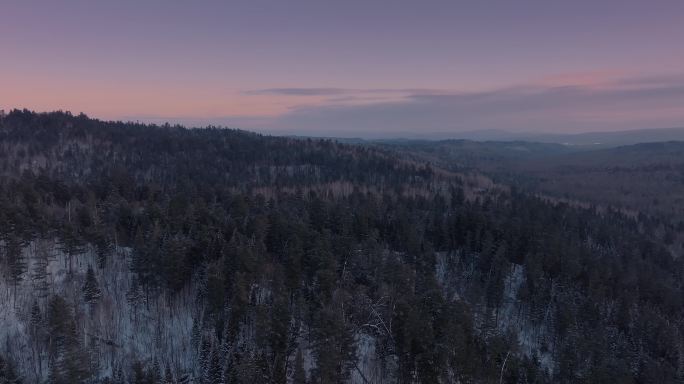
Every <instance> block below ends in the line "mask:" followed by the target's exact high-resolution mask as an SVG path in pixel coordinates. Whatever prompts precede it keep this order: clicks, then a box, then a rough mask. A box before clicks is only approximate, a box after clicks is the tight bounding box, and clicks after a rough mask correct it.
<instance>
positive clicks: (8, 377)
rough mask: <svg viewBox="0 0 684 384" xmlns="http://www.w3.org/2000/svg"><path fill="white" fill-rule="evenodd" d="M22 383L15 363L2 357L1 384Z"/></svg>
mask: <svg viewBox="0 0 684 384" xmlns="http://www.w3.org/2000/svg"><path fill="white" fill-rule="evenodd" d="M22 382H23V381H22V380H21V378H20V377H19V374H18V373H17V370H16V368H15V367H14V363H12V362H11V361H9V360H7V359H5V358H4V357H3V356H2V355H0V384H21V383H22Z"/></svg>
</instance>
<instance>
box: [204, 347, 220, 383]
mask: <svg viewBox="0 0 684 384" xmlns="http://www.w3.org/2000/svg"><path fill="white" fill-rule="evenodd" d="M223 383H224V380H223V365H222V364H221V354H220V353H219V351H218V350H217V348H214V349H213V350H212V352H211V361H210V363H209V374H208V381H207V382H206V384H223Z"/></svg>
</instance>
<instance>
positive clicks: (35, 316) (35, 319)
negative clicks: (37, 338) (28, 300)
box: [31, 300, 43, 335]
mask: <svg viewBox="0 0 684 384" xmlns="http://www.w3.org/2000/svg"><path fill="white" fill-rule="evenodd" d="M42 323H43V315H42V314H41V313H40V307H39V306H38V301H36V300H34V301H33V305H32V306H31V332H32V333H33V334H34V335H36V334H37V331H38V329H39V328H40V327H41V325H42Z"/></svg>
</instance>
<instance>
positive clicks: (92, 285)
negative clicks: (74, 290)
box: [83, 266, 102, 305]
mask: <svg viewBox="0 0 684 384" xmlns="http://www.w3.org/2000/svg"><path fill="white" fill-rule="evenodd" d="M100 297H102V291H101V290H100V284H99V283H98V282H97V278H95V271H93V268H92V267H90V266H89V267H88V272H87V273H86V281H85V283H84V284H83V298H84V299H85V302H86V303H88V304H91V305H93V304H95V303H97V301H98V300H100Z"/></svg>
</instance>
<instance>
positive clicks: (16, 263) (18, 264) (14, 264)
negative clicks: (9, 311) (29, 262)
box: [5, 233, 26, 294]
mask: <svg viewBox="0 0 684 384" xmlns="http://www.w3.org/2000/svg"><path fill="white" fill-rule="evenodd" d="M5 249H6V250H5V257H6V259H7V270H8V273H9V278H10V281H11V282H12V284H13V285H14V288H15V294H16V288H17V284H19V282H20V281H21V280H22V279H23V277H24V273H25V272H26V260H25V259H24V252H23V249H22V244H21V240H20V239H19V237H18V236H17V235H16V234H14V233H11V234H10V235H9V236H8V237H7V239H5Z"/></svg>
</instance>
